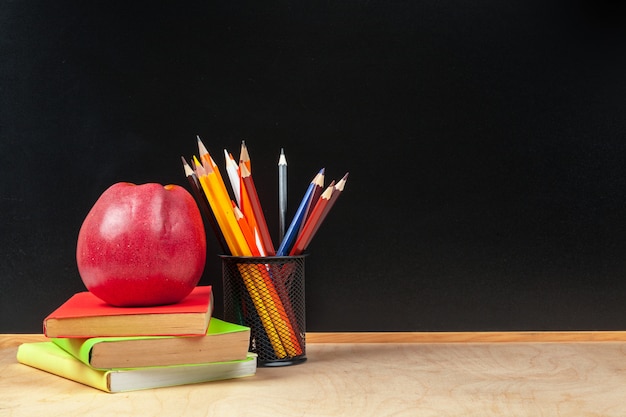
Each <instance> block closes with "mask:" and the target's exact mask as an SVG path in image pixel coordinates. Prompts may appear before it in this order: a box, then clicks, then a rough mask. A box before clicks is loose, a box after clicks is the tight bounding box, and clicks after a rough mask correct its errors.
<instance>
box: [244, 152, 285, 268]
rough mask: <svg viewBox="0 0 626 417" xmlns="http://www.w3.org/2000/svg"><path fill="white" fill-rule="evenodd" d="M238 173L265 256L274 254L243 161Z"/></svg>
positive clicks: (257, 198)
mask: <svg viewBox="0 0 626 417" xmlns="http://www.w3.org/2000/svg"><path fill="white" fill-rule="evenodd" d="M239 175H241V181H242V182H243V186H244V187H245V189H246V192H247V193H248V197H249V198H250V206H251V208H252V212H253V213H254V220H255V221H256V226H257V228H258V230H259V234H260V235H261V242H262V243H263V248H264V249H265V254H266V255H267V256H274V255H275V254H276V251H275V249H274V244H273V243H272V238H271V236H270V231H269V229H268V228H267V223H266V222H265V214H263V209H262V208H261V202H260V201H259V195H258V194H257V192H256V187H255V186H254V180H253V179H252V174H250V171H248V167H247V166H246V164H245V163H244V162H240V163H239Z"/></svg>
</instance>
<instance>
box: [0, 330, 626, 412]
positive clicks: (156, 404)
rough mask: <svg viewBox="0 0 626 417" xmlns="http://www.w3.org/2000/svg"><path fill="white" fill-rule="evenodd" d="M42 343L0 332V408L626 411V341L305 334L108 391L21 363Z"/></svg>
mask: <svg viewBox="0 0 626 417" xmlns="http://www.w3.org/2000/svg"><path fill="white" fill-rule="evenodd" d="M307 338H308V336H307ZM41 339H42V337H41V336H16V335H12V336H10V335H5V336H0V416H2V417H5V416H6V417H9V416H11V417H14V416H25V417H32V416H64V417H70V416H81V417H82V416H90V417H97V416H106V417H112V416H114V417H122V416H159V417H162V416H170V415H171V416H185V417H193V416H239V417H241V416H255V417H258V416H261V417H262V416H268V417H279V416H290V417H293V416H307V417H314V416H359V417H368V416H372V417H381V416H437V417H440V416H480V417H485V416H576V417H580V416H625V415H626V342H624V341H603V342H550V343H546V342H508V343H501V342H496V343H475V342H471V343H470V342H464V343H424V342H420V343H406V342H399V343H345V342H344V343H314V342H309V343H308V344H307V357H308V361H307V362H305V363H304V364H302V365H296V366H291V367H284V368H273V369H271V368H260V369H258V372H257V375H256V376H254V377H250V378H244V379H238V380H230V381H217V382H210V383H205V384H198V385H188V386H182V387H172V388H163V389H156V390H147V391H137V392H132V393H121V394H107V393H103V392H100V391H98V390H95V389H93V388H89V387H86V386H83V385H80V384H77V383H75V382H72V381H68V380H64V379H62V378H59V377H57V376H54V375H49V374H47V373H45V372H42V371H39V370H36V369H32V368H29V367H27V366H24V365H21V364H19V363H17V362H16V359H15V354H16V350H17V345H18V344H19V343H21V342H23V341H33V340H41ZM311 339H313V340H315V339H316V338H315V337H312V338H311ZM317 339H319V340H324V339H325V338H324V337H321V338H317Z"/></svg>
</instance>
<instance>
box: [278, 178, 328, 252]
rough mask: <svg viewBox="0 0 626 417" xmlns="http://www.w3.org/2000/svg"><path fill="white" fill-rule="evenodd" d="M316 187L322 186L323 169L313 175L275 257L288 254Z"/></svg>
mask: <svg viewBox="0 0 626 417" xmlns="http://www.w3.org/2000/svg"><path fill="white" fill-rule="evenodd" d="M317 186H322V187H323V186H324V168H322V169H320V170H319V172H318V173H317V174H316V175H315V177H314V178H313V180H312V181H311V183H310V184H309V187H308V188H307V189H306V192H305V193H304V197H302V201H300V205H299V206H298V210H296V214H295V215H294V216H293V220H292V221H291V224H290V225H289V228H288V229H287V231H286V232H285V237H284V238H283V240H282V242H280V246H279V247H278V250H277V251H276V256H286V255H287V254H289V251H290V250H291V246H292V245H293V244H294V242H295V240H296V238H297V237H298V232H299V231H300V225H301V224H302V222H303V220H304V216H305V214H306V208H307V206H308V205H309V201H310V200H311V198H312V197H313V191H315V188H316V187H317Z"/></svg>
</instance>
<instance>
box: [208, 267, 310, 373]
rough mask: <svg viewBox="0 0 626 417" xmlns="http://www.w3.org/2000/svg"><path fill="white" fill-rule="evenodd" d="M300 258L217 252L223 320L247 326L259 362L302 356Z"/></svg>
mask: <svg viewBox="0 0 626 417" xmlns="http://www.w3.org/2000/svg"><path fill="white" fill-rule="evenodd" d="M305 256H306V255H300V256H266V257H246V256H225V255H224V256H220V257H221V259H222V279H223V281H224V319H225V320H226V321H230V322H232V323H238V324H241V325H244V326H247V327H249V328H250V351H251V352H254V353H256V354H257V355H258V358H257V359H258V364H259V366H286V365H295V364H298V363H302V362H304V361H305V360H306V346H305V329H306V327H305V326H306V323H305V303H304V258H305Z"/></svg>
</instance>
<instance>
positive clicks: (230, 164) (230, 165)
mask: <svg viewBox="0 0 626 417" xmlns="http://www.w3.org/2000/svg"><path fill="white" fill-rule="evenodd" d="M224 161H225V162H226V173H227V174H228V180H229V182H230V186H231V188H232V190H233V194H234V196H235V201H236V202H237V205H238V206H239V207H241V187H240V185H241V180H240V178H239V164H237V162H235V158H233V156H232V155H231V154H230V153H228V151H227V150H226V149H224Z"/></svg>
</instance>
